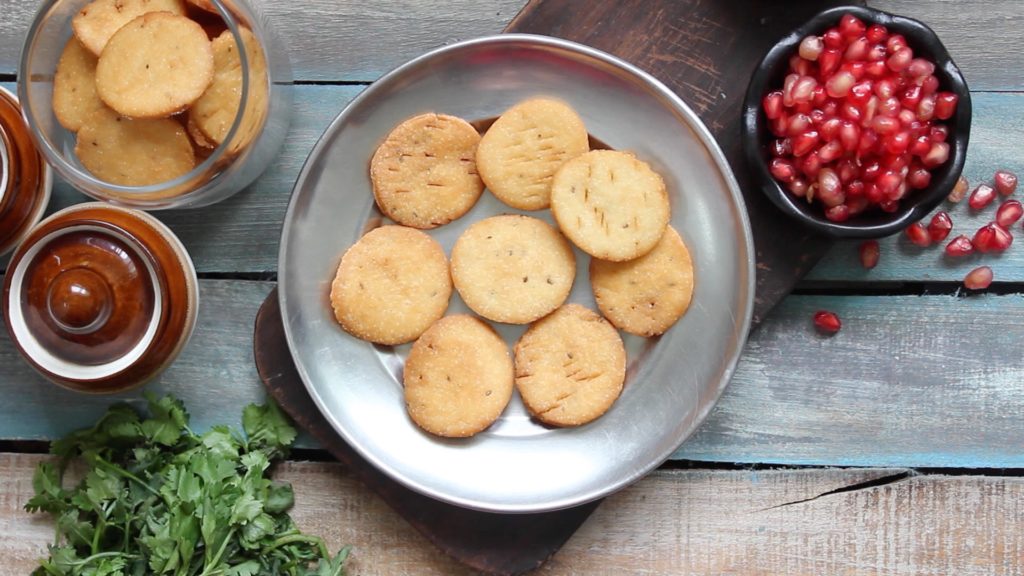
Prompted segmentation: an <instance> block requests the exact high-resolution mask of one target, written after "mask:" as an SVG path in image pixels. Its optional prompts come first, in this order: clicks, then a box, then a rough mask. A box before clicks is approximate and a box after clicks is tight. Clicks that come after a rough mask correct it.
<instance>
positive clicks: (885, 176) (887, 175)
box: [878, 170, 903, 194]
mask: <svg viewBox="0 0 1024 576" xmlns="http://www.w3.org/2000/svg"><path fill="white" fill-rule="evenodd" d="M902 181H903V178H901V177H900V175H899V174H897V173H896V172H893V171H892V170H886V171H885V172H882V173H881V175H879V176H878V187H879V188H881V189H882V192H883V193H885V194H890V193H892V192H895V191H896V189H897V188H898V187H899V185H900V182H902Z"/></svg>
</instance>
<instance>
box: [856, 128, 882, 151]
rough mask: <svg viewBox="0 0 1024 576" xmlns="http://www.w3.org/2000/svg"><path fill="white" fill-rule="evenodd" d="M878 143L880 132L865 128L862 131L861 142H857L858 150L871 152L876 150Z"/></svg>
mask: <svg viewBox="0 0 1024 576" xmlns="http://www.w3.org/2000/svg"><path fill="white" fill-rule="evenodd" d="M876 144H878V134H876V133H875V131H874V130H871V129H868V130H864V131H862V132H861V133H860V142H858V143H857V151H858V152H861V153H867V152H871V151H872V150H874V148H875V145H876Z"/></svg>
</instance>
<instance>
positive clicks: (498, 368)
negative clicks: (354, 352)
mask: <svg viewBox="0 0 1024 576" xmlns="http://www.w3.org/2000/svg"><path fill="white" fill-rule="evenodd" d="M403 384H404V387H405V406H406V409H407V410H408V411H409V416H410V417H411V418H412V420H413V422H415V423H416V424H417V425H419V426H420V428H423V429H424V430H426V431H427V432H430V433H431V434H436V435H438V436H445V437H449V438H465V437H467V436H472V435H474V434H476V433H478V432H480V431H482V430H484V429H486V428H487V427H488V426H490V425H491V424H492V423H493V422H494V421H495V420H497V419H498V417H499V416H501V413H502V412H503V411H504V410H505V406H507V405H508V402H509V400H510V399H511V398H512V358H511V356H510V355H509V352H508V346H507V345H506V344H505V341H504V340H502V339H501V337H500V336H498V334H497V333H496V332H495V331H494V329H493V328H491V327H490V326H488V325H487V323H486V322H484V321H482V320H479V319H477V318H474V317H472V316H469V315H467V314H458V315H455V316H447V317H445V318H441V319H440V320H438V321H437V322H434V324H433V325H432V326H431V327H430V328H429V329H428V330H427V331H426V332H424V333H423V335H422V336H420V338H419V340H417V341H416V343H415V344H413V346H412V350H411V351H410V352H409V359H408V360H407V361H406V363H405V370H404V373H403Z"/></svg>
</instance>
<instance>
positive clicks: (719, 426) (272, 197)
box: [0, 0, 1024, 575]
mask: <svg viewBox="0 0 1024 576" xmlns="http://www.w3.org/2000/svg"><path fill="white" fill-rule="evenodd" d="M566 1H569V0H566ZM36 4H37V3H36V2H28V1H25V0H0V81H2V83H3V84H4V85H5V86H7V87H13V84H14V82H16V80H17V78H16V68H17V58H18V54H19V51H20V47H21V42H22V39H23V37H24V34H25V32H26V30H27V27H28V24H29V22H30V19H31V17H32V15H33V13H34V11H35V9H36ZM265 4H266V5H267V10H268V12H269V13H270V14H271V16H272V18H273V19H274V22H275V24H276V26H277V27H278V29H279V30H280V31H281V32H282V33H283V36H284V38H285V39H286V43H287V44H288V45H289V46H290V49H291V58H292V62H293V65H294V70H295V78H296V80H297V83H298V85H297V86H296V89H295V100H296V102H295V111H294V117H293V124H292V130H291V133H290V135H289V138H288V141H287V143H286V145H285V147H284V149H283V151H282V153H281V155H280V157H279V158H278V159H277V161H276V162H275V163H274V164H273V166H271V167H270V169H269V170H268V171H267V172H266V174H265V175H264V176H263V177H262V178H261V179H260V180H259V181H257V183H256V184H255V185H253V186H252V187H251V188H250V189H248V190H246V191H243V192H242V193H240V194H238V195H237V196H235V197H233V198H232V199H230V200H228V201H226V202H223V203H221V204H218V205H215V206H213V207H210V208H207V209H204V210H201V211H195V212H185V211H179V212H163V213H159V214H158V216H159V217H160V218H161V219H162V220H163V221H165V222H166V223H168V224H169V225H170V226H171V227H172V228H173V229H174V230H175V231H176V232H177V233H178V234H179V236H180V237H181V238H182V239H183V241H184V242H185V244H186V246H187V247H188V249H189V250H190V252H191V254H192V257H193V259H194V260H195V264H196V267H197V269H198V271H199V276H200V278H201V281H200V284H201V299H202V304H201V310H200V320H199V325H198V328H197V330H196V332H195V336H194V337H193V338H192V341H191V343H190V344H189V346H188V347H187V349H186V350H185V351H184V353H183V354H182V356H181V357H180V359H179V360H178V361H177V362H176V363H175V364H174V365H173V366H172V367H171V368H170V369H169V370H167V372H166V373H165V374H164V375H163V376H162V377H161V378H160V379H159V381H158V382H156V383H155V384H153V385H151V386H150V388H151V389H154V390H156V391H158V392H160V391H171V392H173V393H175V394H176V395H178V396H179V397H181V398H182V399H183V400H184V401H185V403H186V404H187V405H188V406H189V407H190V408H191V411H192V415H193V422H194V424H195V425H196V427H197V428H200V429H205V428H206V427H207V426H209V425H210V424H213V423H215V422H221V421H223V419H224V418H226V417H228V416H231V417H234V415H237V414H239V413H240V409H241V407H242V406H243V404H245V403H247V402H251V401H260V400H262V398H263V396H264V393H263V388H262V386H261V385H260V382H259V379H258V377H257V375H256V372H255V367H254V363H253V357H252V325H253V319H254V317H255V313H256V310H257V308H258V306H259V304H260V303H261V302H262V300H263V298H264V297H265V296H266V294H267V293H268V292H269V291H270V290H271V288H272V287H273V285H274V280H275V274H276V267H277V247H278V234H279V228H280V225H281V221H282V219H283V217H284V213H285V207H286V205H287V202H288V197H289V194H290V192H291V187H292V183H293V182H294V180H295V177H296V175H297V173H298V171H299V168H300V166H301V164H302V162H303V160H304V159H305V157H306V155H307V153H308V152H309V150H310V148H311V147H312V145H313V143H314V141H315V140H316V138H317V137H318V136H319V135H320V133H321V132H322V131H323V129H324V128H325V127H326V126H327V124H328V122H329V121H330V119H331V118H333V116H334V115H335V114H337V112H338V111H339V110H340V109H341V108H342V107H343V106H344V105H345V104H346V103H347V102H348V101H349V100H351V99H352V98H353V97H354V96H355V95H356V94H358V93H359V92H360V91H361V90H362V89H363V88H364V87H365V86H366V85H367V84H369V83H370V82H372V81H373V80H374V79H375V78H377V77H378V76H379V75H381V74H382V73H384V72H386V71H387V70H389V69H390V68H392V67H393V66H395V65H397V64H399V63H401V62H403V61H405V60H406V59H408V58H410V57H413V56H416V55H418V54H420V53H422V52H424V51H426V50H428V49H430V48H433V47H436V46H439V45H441V44H444V43H448V42H452V41H455V40H460V39H465V38H471V37H474V36H479V35H485V34H491V33H496V32H499V31H500V30H501V29H502V28H503V27H504V26H505V24H506V23H507V22H508V21H509V20H510V19H511V18H512V17H513V16H515V14H516V13H517V11H518V10H519V9H520V7H521V6H522V0H459V1H448V0H379V1H376V2H361V1H356V0H295V1H293V2H280V3H278V2H265ZM870 4H872V5H875V6H878V7H881V8H883V9H888V10H891V11H894V12H899V13H904V14H908V15H914V16H917V17H919V18H920V19H922V20H924V21H925V22H928V23H929V24H931V25H932V26H933V27H934V28H935V29H936V30H937V31H938V33H939V35H940V36H941V37H942V38H943V40H944V42H945V43H946V45H947V47H948V48H949V50H950V52H951V53H952V54H953V55H954V58H955V59H956V60H957V62H958V63H959V64H960V66H961V68H962V69H963V71H964V73H965V75H966V77H967V79H968V81H969V83H970V85H971V87H972V89H973V90H974V94H973V99H974V126H973V133H972V136H971V148H970V152H969V154H968V159H967V167H966V169H965V175H966V176H967V177H968V178H969V179H970V180H971V181H972V183H973V182H978V181H981V180H983V179H988V178H991V175H992V173H993V172H994V171H995V170H996V169H997V168H1001V167H1008V168H1010V169H1013V170H1015V171H1017V172H1018V173H1021V172H1024V153H1022V149H1024V34H1022V33H1021V30H1022V29H1024V6H1022V5H1021V4H1020V2H1018V1H1013V0H1006V1H1002V0H976V1H972V2H969V3H968V2H957V1H955V0H946V1H931V0H885V1H882V0H880V1H877V2H870ZM780 9H782V10H784V9H785V5H784V3H780ZM727 97H729V98H739V97H740V95H739V94H730V95H727ZM1018 194H1020V193H1018ZM83 200H85V198H84V197H83V196H82V195H80V194H79V193H77V192H75V191H73V190H71V189H70V188H69V187H68V186H67V185H64V184H60V185H58V186H57V188H56V190H55V194H54V198H53V201H52V203H51V211H52V210H56V209H59V208H63V207H65V206H68V205H70V204H74V203H77V202H81V201H83ZM950 211H951V214H952V216H953V219H954V221H955V223H956V229H957V231H958V232H955V233H959V231H963V232H965V233H968V234H970V233H972V232H973V230H975V229H977V228H978V227H979V226H981V225H982V224H984V223H985V222H986V221H987V219H988V218H991V214H987V215H986V216H976V215H972V214H971V213H970V212H969V210H968V209H967V206H966V205H959V206H956V207H953V208H951V210H950ZM1017 228H1018V230H1019V225H1018V227H1017ZM1020 235H1021V234H1019V233H1018V236H1020ZM1019 242H1020V240H1018V243H1019ZM987 260H988V263H990V264H991V266H992V267H993V269H994V270H995V276H996V283H995V284H993V286H992V288H991V289H990V290H988V291H987V293H985V294H976V295H964V294H963V293H962V290H961V284H960V282H961V280H962V278H963V276H964V274H965V273H966V271H967V270H969V269H970V268H972V267H973V266H975V265H977V263H976V262H975V261H974V260H970V261H964V262H956V263H952V262H948V261H946V260H944V259H943V257H942V255H941V250H936V249H931V250H921V249H918V248H915V247H913V246H911V245H909V243H907V242H906V241H905V240H904V239H902V238H898V237H897V238H890V239H887V240H885V241H883V242H882V256H881V263H880V264H879V265H878V267H877V268H876V269H874V270H871V271H865V270H863V269H862V268H861V267H860V266H859V265H858V264H857V260H856V244H854V243H840V244H839V245H837V246H836V247H835V249H834V250H833V251H832V252H831V253H830V255H829V256H828V257H827V258H826V259H825V260H824V261H822V262H821V263H820V264H819V265H818V266H817V267H816V268H815V269H814V271H813V272H812V273H811V274H810V276H809V277H808V278H807V279H806V280H805V281H804V282H803V283H802V284H800V286H799V287H798V289H797V291H796V292H795V293H794V294H793V295H791V296H789V297H788V298H786V299H785V300H784V301H783V302H782V304H781V305H780V306H779V307H778V308H777V309H776V310H775V311H774V312H773V313H772V315H771V316H770V317H769V318H768V319H767V320H766V321H765V323H764V324H763V325H762V326H761V327H760V328H759V329H758V330H757V331H755V332H754V333H753V334H752V336H751V338H750V341H749V343H748V345H747V348H746V351H745V353H744V355H743V358H742V360H741V362H740V364H739V367H738V370H737V373H736V376H735V378H734V379H733V381H732V384H731V385H730V387H729V388H728V390H727V391H726V393H725V395H724V396H723V397H722V399H721V401H720V403H719V404H718V406H717V408H716V409H715V410H714V412H713V413H712V415H711V417H710V418H709V419H708V420H707V422H706V423H705V424H704V425H703V426H702V427H701V429H700V430H699V432H698V433H697V434H696V435H695V436H694V437H693V438H691V439H690V440H689V441H688V442H686V443H685V444H684V445H683V446H682V447H680V448H679V450H678V451H677V452H676V453H675V455H674V457H673V459H672V460H670V461H669V462H668V463H667V464H666V465H665V466H663V467H662V468H661V469H660V470H658V471H657V472H655V473H653V474H651V475H650V476H649V477H647V478H645V479H644V480H642V481H640V482H638V483H637V484H635V485H634V486H632V487H630V488H628V489H626V490H624V491H622V492H621V493H618V494H616V495H614V496H612V497H610V498H608V499H607V501H606V502H605V503H603V504H602V505H601V506H600V507H599V508H598V510H597V512H596V513H595V514H594V515H593V516H592V517H591V518H590V519H589V520H588V521H587V523H586V524H585V525H584V526H583V528H582V529H581V530H580V531H579V532H578V533H577V534H576V535H575V536H574V537H573V538H572V539H571V540H570V541H569V542H568V544H567V545H566V546H565V547H564V548H563V549H562V550H561V552H559V553H558V554H557V555H556V556H555V557H554V558H553V559H552V560H551V561H550V562H549V563H548V564H547V565H546V566H545V568H544V569H543V570H542V572H545V573H576V574H627V573H640V574H691V573H692V574H751V573H764V574H853V573H863V574H868V573H890V574H907V575H921V574H935V575H944V574H961V575H966V574H1021V573H1024V249H1022V248H1021V247H1019V246H1015V247H1013V248H1011V249H1010V250H1009V251H1008V252H1007V253H1006V254H1004V255H1003V256H1001V257H999V258H988V259H987ZM2 268H3V264H2V263H0V269H2ZM821 308H826V309H831V310H833V311H835V312H837V313H838V314H839V315H840V316H841V317H842V318H843V319H844V321H845V324H844V328H843V331H842V332H841V333H840V334H839V335H837V336H835V337H833V338H822V337H820V336H818V335H816V333H815V332H814V331H813V329H812V328H811V323H810V317H811V314H812V313H813V312H814V311H815V310H818V309H821ZM0 398H2V401H0V558H2V559H3V560H2V562H0V573H3V574H24V573H27V572H29V571H30V570H31V569H32V567H33V566H34V563H35V561H36V558H37V557H39V556H40V555H41V554H43V553H44V552H45V548H46V544H47V543H48V542H49V541H50V540H51V538H52V532H51V528H50V525H49V521H48V520H47V519H46V518H45V517H36V516H30V515H28V514H26V513H25V512H23V511H22V505H23V504H24V503H25V501H26V500H27V499H28V498H29V496H30V494H31V491H32V487H31V474H32V470H33V468H34V466H35V465H36V463H37V462H39V461H40V460H41V459H43V458H45V457H46V456H45V455H44V452H45V450H46V443H45V441H46V440H49V439H51V438H54V437H56V436H59V435H61V434H63V433H66V432H68V431H70V430H72V429H75V428H77V427H80V426H84V425H86V424H88V423H91V422H92V421H93V420H95V419H96V417H98V415H99V414H101V413H102V411H103V410H104V409H105V407H106V406H107V405H108V404H109V403H110V402H111V401H112V400H113V399H112V398H109V397H86V396H81V395H76V394H72V393H70V392H65V391H63V390H61V389H59V388H57V387H55V386H53V385H51V384H49V383H47V382H45V381H44V380H42V379H41V378H40V377H38V376H37V375H35V374H34V373H33V372H32V371H31V370H30V369H29V367H28V366H27V364H25V363H24V362H23V361H22V360H21V359H20V358H19V357H18V356H17V354H16V353H15V351H14V349H13V347H12V345H11V344H10V342H9V341H8V340H7V338H6V332H5V331H4V332H3V335H0ZM139 398H140V393H132V394H127V395H123V396H120V397H118V399H121V400H128V401H134V402H137V401H138V400H139ZM305 442H306V444H305V446H306V447H307V449H304V450H300V451H299V452H298V453H297V454H296V456H295V458H296V460H295V461H292V462H288V463H286V464H285V465H283V466H281V467H280V468H279V469H278V471H277V475H278V476H279V477H282V478H286V479H288V480H290V481H291V482H292V483H293V484H294V486H295V489H296V493H297V507H296V509H295V511H294V515H295V516H296V518H297V520H298V522H299V524H300V525H301V526H302V527H303V528H305V529H306V530H309V531H312V532H316V533H319V534H321V535H323V536H324V537H325V538H326V539H327V540H328V541H329V542H330V544H331V548H334V549H336V548H337V547H339V546H340V545H341V544H343V543H350V544H353V545H354V546H355V552H354V555H353V558H352V561H351V567H352V568H353V570H352V573H355V574H457V573H463V572H465V570H464V569H462V568H461V567H459V566H458V565H456V564H455V563H454V562H453V561H451V560H449V559H448V558H446V557H445V556H444V555H443V554H442V553H440V552H439V551H438V550H436V549H435V548H433V547H432V546H431V545H430V544H428V543H427V541H426V540H425V539H424V538H423V537H421V536H420V535H419V534H418V533H416V532H415V531H414V530H413V529H412V528H410V527H409V526H408V525H407V524H406V523H405V522H404V521H403V520H402V519H401V518H399V517H398V516H397V515H396V514H395V513H393V512H392V511H391V510H390V509H389V508H387V506H385V505H384V504H383V503H382V502H381V501H380V500H379V499H377V497H376V496H374V495H373V494H372V493H371V492H370V491H369V490H368V489H366V488H365V487H363V486H362V485H360V484H359V483H358V482H356V481H355V480H354V479H353V478H352V476H351V475H350V474H349V473H348V472H347V471H346V470H345V469H344V468H343V467H341V466H339V465H337V464H334V463H331V462H330V461H329V460H328V459H327V458H325V457H324V455H323V453H321V452H320V451H318V450H317V449H316V446H315V445H314V444H313V443H312V442H311V441H309V440H308V439H307V440H305ZM303 460H312V461H303Z"/></svg>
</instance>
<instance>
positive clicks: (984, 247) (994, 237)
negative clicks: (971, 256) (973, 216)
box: [971, 222, 1013, 253]
mask: <svg viewBox="0 0 1024 576" xmlns="http://www.w3.org/2000/svg"><path fill="white" fill-rule="evenodd" d="M971 243H972V244H974V249H975V250H977V251H978V252H982V253H984V252H1002V251H1003V250H1006V249H1007V248H1009V247H1010V244H1013V234H1010V231H1009V230H1007V229H1006V228H1003V227H1002V226H1000V225H999V224H996V223H995V222H989V223H988V224H986V225H984V226H982V227H981V228H979V229H978V231H977V232H975V233H974V239H973V240H971Z"/></svg>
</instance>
